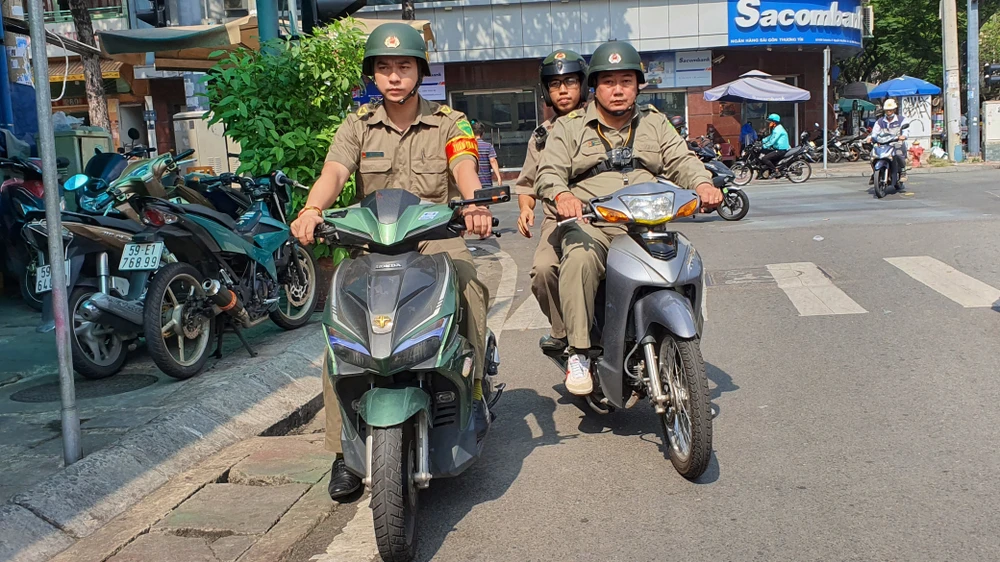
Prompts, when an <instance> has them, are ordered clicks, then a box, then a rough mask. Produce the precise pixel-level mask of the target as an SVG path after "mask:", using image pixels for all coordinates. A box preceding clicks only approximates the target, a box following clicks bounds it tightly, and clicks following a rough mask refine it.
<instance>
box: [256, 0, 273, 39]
mask: <svg viewBox="0 0 1000 562" xmlns="http://www.w3.org/2000/svg"><path fill="white" fill-rule="evenodd" d="M255 1H256V2H257V31H258V32H259V33H260V42H261V43H264V42H265V41H270V40H271V39H277V38H278V2H277V0H255Z"/></svg>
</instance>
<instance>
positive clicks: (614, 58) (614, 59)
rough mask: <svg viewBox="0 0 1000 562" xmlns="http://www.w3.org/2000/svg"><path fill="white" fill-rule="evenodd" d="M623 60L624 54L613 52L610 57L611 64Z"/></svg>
mask: <svg viewBox="0 0 1000 562" xmlns="http://www.w3.org/2000/svg"><path fill="white" fill-rule="evenodd" d="M621 61H622V56H621V55H619V54H618V53H611V56H610V57H608V62H610V63H611V64H618V63H620V62H621Z"/></svg>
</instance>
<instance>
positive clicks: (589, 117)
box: [584, 99, 639, 129]
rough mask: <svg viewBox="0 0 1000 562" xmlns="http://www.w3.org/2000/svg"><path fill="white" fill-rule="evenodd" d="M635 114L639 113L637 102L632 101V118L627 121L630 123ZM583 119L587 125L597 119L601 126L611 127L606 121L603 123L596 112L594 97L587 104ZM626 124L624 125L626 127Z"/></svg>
mask: <svg viewBox="0 0 1000 562" xmlns="http://www.w3.org/2000/svg"><path fill="white" fill-rule="evenodd" d="M637 115H639V104H636V103H633V104H632V118H631V119H630V120H629V123H631V122H632V121H634V120H635V118H636V116H637ZM584 121H585V122H586V123H587V124H588V125H590V124H591V123H593V122H594V121H597V122H598V123H600V124H601V125H602V126H604V127H606V128H608V129H611V128H612V127H610V126H608V125H607V124H606V123H604V121H603V120H602V119H601V114H600V113H598V112H597V100H596V99H594V100H593V102H592V103H589V104H587V113H586V114H585V115H584ZM627 126H628V125H626V127H627ZM623 128H624V127H623Z"/></svg>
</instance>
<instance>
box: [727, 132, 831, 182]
mask: <svg viewBox="0 0 1000 562" xmlns="http://www.w3.org/2000/svg"><path fill="white" fill-rule="evenodd" d="M764 154H765V152H764V148H763V143H762V142H761V141H759V140H757V141H754V142H753V143H751V144H749V145H747V146H745V147H743V152H742V154H740V159H739V160H737V161H736V163H735V164H733V167H732V171H733V174H735V176H736V177H735V179H733V183H734V184H735V185H737V186H744V185H746V184H748V183H750V181H751V180H752V179H753V178H754V175H755V174H756V176H757V177H758V178H760V179H770V178H772V177H773V178H781V177H784V178H788V181H790V182H792V183H802V182H804V181H806V180H808V179H809V177H810V176H812V167H811V166H810V165H809V161H808V156H807V149H806V147H805V146H796V147H795V148H793V149H791V150H789V151H788V152H786V153H785V155H784V156H783V157H782V159H781V161H780V162H778V164H777V165H776V166H775V169H776V170H775V174H774V175H773V176H772V175H771V168H770V167H769V166H768V165H767V163H766V162H764Z"/></svg>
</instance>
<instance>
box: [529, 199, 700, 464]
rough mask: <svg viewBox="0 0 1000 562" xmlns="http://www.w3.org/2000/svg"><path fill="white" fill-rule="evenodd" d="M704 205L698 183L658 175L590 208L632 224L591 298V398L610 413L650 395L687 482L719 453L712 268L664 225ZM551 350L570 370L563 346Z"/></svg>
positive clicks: (600, 219)
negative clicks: (689, 185)
mask: <svg viewBox="0 0 1000 562" xmlns="http://www.w3.org/2000/svg"><path fill="white" fill-rule="evenodd" d="M699 207H700V201H699V199H698V196H697V195H696V194H695V192H694V191H690V190H685V189H681V188H679V187H677V186H676V185H675V184H673V183H670V182H668V181H666V180H659V181H657V182H648V183H642V184H636V185H632V186H628V187H625V188H623V189H621V190H619V191H617V192H615V193H614V194H612V195H610V196H606V197H598V198H595V199H591V200H590V209H589V212H588V213H587V214H586V215H584V218H586V219H589V220H590V221H591V222H593V223H608V224H615V225H620V226H625V227H626V228H627V229H628V235H627V236H618V237H616V238H615V239H614V241H612V243H611V247H610V249H609V250H608V261H607V275H606V278H605V280H604V282H603V283H602V284H601V287H600V288H599V290H598V294H597V301H596V303H595V305H594V309H595V311H596V313H595V319H594V324H593V326H592V327H591V345H592V347H593V348H594V349H599V352H598V353H597V356H596V358H593V359H594V360H592V362H591V365H593V367H592V368H591V376H592V377H593V379H594V391H593V393H592V394H590V395H589V396H587V397H586V399H587V403H588V405H589V406H590V407H591V408H592V409H593V410H594V411H596V412H598V413H602V414H606V413H609V412H611V411H613V410H614V409H616V408H631V407H632V406H634V405H635V404H636V403H637V402H638V401H639V400H640V399H642V398H647V399H648V400H649V401H650V403H651V404H652V405H653V408H654V409H655V410H656V413H657V414H658V416H659V418H660V426H661V430H662V432H663V438H664V441H665V449H666V452H667V456H668V457H669V458H670V462H671V463H672V464H673V465H674V468H675V469H676V470H677V472H678V473H680V474H681V475H682V476H684V477H685V478H687V479H689V480H694V479H696V478H698V477H699V476H701V474H702V473H703V472H705V469H706V468H708V463H709V461H710V459H711V455H712V410H711V405H710V403H709V402H710V395H709V390H708V376H707V374H706V372H705V363H704V361H703V360H702V356H701V349H700V346H699V342H700V338H701V334H702V330H703V328H704V317H705V314H704V310H705V271H704V269H703V267H702V262H701V256H699V255H698V252H697V251H696V250H695V248H694V246H693V245H692V244H691V241H690V240H688V239H687V238H686V237H685V236H684V235H682V234H680V233H679V232H676V231H672V230H668V229H667V224H668V223H669V222H670V221H673V220H676V219H679V218H681V217H687V216H691V215H693V214H694V213H696V212H697V211H698V210H699ZM575 220H576V219H575V218H573V219H568V220H565V221H562V222H561V223H560V225H564V224H567V223H570V222H573V221H575ZM563 228H565V227H563ZM605 334H606V335H607V337H606V338H604V337H602V336H603V335H605ZM549 357H550V358H551V359H552V360H553V361H554V362H555V363H556V364H557V365H559V366H560V368H561V369H562V370H563V372H565V371H566V362H567V360H568V356H567V354H566V353H565V352H563V353H562V354H559V355H549Z"/></svg>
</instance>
